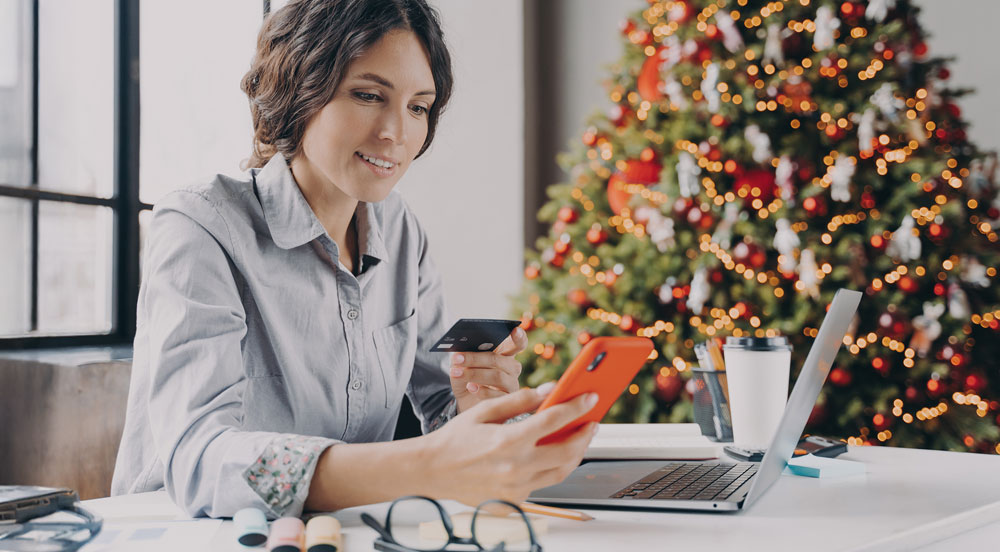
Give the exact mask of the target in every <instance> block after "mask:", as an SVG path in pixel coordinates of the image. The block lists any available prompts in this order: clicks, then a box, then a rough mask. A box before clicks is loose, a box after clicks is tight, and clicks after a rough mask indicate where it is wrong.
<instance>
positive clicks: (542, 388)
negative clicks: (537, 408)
mask: <svg viewBox="0 0 1000 552" xmlns="http://www.w3.org/2000/svg"><path fill="white" fill-rule="evenodd" d="M555 388H556V382H554V381H547V382H545V383H543V384H541V385H539V386H538V387H536V388H535V392H536V393H538V396H539V397H546V396H548V394H549V393H551V392H552V390H553V389H555Z"/></svg>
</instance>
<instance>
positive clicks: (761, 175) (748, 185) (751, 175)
mask: <svg viewBox="0 0 1000 552" xmlns="http://www.w3.org/2000/svg"><path fill="white" fill-rule="evenodd" d="M733 187H734V188H735V189H736V193H737V194H739V193H740V190H745V193H746V196H744V197H746V198H747V200H748V201H752V200H754V199H757V198H760V199H761V200H762V201H764V202H765V203H767V202H769V201H771V200H772V199H774V190H775V185H774V171H771V170H768V169H753V170H749V171H747V172H745V173H743V174H742V175H741V176H739V177H738V178H737V179H736V182H735V183H733ZM740 195H741V196H742V194H740Z"/></svg>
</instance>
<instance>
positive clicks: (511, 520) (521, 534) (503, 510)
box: [455, 502, 531, 552]
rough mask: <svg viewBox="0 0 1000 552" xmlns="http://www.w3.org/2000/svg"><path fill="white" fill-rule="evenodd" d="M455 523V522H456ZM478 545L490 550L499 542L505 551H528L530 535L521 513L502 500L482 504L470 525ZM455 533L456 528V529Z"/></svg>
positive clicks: (529, 548)
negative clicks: (502, 544)
mask: <svg viewBox="0 0 1000 552" xmlns="http://www.w3.org/2000/svg"><path fill="white" fill-rule="evenodd" d="M456 524H457V522H456ZM472 531H473V534H475V536H476V540H477V541H479V545H480V546H482V547H483V548H485V549H487V550H492V549H493V548H494V547H495V546H496V545H497V544H499V543H500V542H503V543H504V547H503V550H505V551H506V552H529V551H530V550H531V535H530V533H529V532H528V526H527V522H526V521H525V519H524V517H522V516H521V513H520V512H519V511H517V510H516V509H514V508H512V507H511V506H509V505H507V504H504V503H502V502H489V503H487V504H484V505H483V506H482V507H481V508H480V510H479V514H478V515H477V516H476V518H475V521H474V522H473V527H472ZM455 532H456V534H458V530H457V529H456V531H455Z"/></svg>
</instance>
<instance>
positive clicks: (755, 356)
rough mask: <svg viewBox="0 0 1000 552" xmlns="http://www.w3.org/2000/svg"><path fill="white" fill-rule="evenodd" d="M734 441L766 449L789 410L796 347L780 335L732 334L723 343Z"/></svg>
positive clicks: (745, 446)
mask: <svg viewBox="0 0 1000 552" xmlns="http://www.w3.org/2000/svg"><path fill="white" fill-rule="evenodd" d="M722 350H723V354H724V355H725V360H726V379H727V380H728V384H729V385H728V387H729V410H730V415H731V418H732V422H733V444H734V445H736V446H739V447H743V448H750V449H765V448H767V447H768V446H770V444H771V440H772V439H773V438H774V433H775V432H776V431H777V429H778V424H779V423H780V422H781V416H782V414H784V413H785V403H786V402H787V401H788V375H789V368H790V366H791V363H792V347H791V345H789V344H788V339H786V338H785V337H784V336H779V337H729V338H727V339H726V344H725V345H724V346H723V347H722Z"/></svg>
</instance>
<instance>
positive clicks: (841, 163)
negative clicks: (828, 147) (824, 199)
mask: <svg viewBox="0 0 1000 552" xmlns="http://www.w3.org/2000/svg"><path fill="white" fill-rule="evenodd" d="M857 164H858V162H857V160H855V159H854V157H851V156H848V155H841V156H840V157H838V158H837V160H836V161H835V162H834V163H833V166H832V167H830V169H829V175H830V198H831V199H833V200H834V201H844V202H846V201H850V200H851V179H852V178H854V170H855V168H856V167H857Z"/></svg>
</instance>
